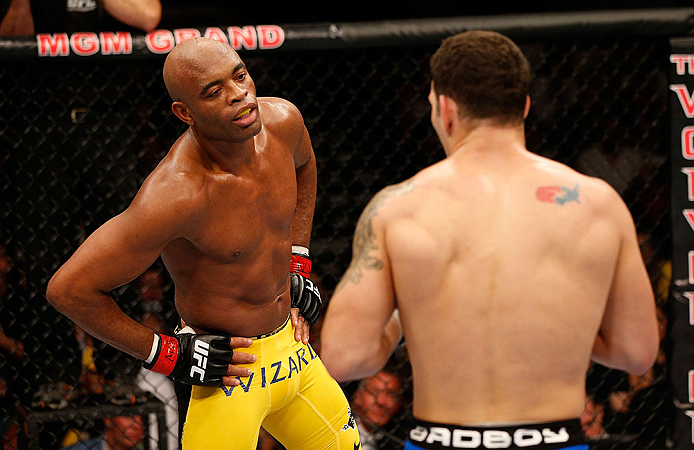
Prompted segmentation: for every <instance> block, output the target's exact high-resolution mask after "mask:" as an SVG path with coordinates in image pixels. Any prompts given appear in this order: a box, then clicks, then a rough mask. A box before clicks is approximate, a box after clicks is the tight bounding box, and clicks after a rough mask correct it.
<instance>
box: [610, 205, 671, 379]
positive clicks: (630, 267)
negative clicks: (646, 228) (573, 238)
mask: <svg viewBox="0 0 694 450" xmlns="http://www.w3.org/2000/svg"><path fill="white" fill-rule="evenodd" d="M620 209H621V211H619V210H618V212H619V213H620V216H619V217H618V223H619V224H620V231H621V243H620V251H619V256H618V258H617V261H616V264H615V270H614V275H613V278H612V285H611V287H610V291H609V295H608V299H607V304H606V306H605V311H604V314H603V319H602V323H601V326H600V338H601V339H602V344H603V348H602V352H603V353H605V354H606V355H607V359H608V360H607V363H610V364H607V365H611V366H612V365H613V364H614V365H616V366H617V367H618V368H620V369H622V370H626V371H628V372H633V371H636V372H638V371H639V370H640V368H642V366H643V365H644V364H645V365H646V366H649V361H650V360H651V357H652V356H653V357H654V355H655V352H657V346H658V334H657V333H658V330H657V319H656V309H655V301H654V295H653V289H652V287H651V283H650V278H649V276H648V272H647V271H646V267H645V264H644V262H643V257H642V255H641V251H640V249H639V245H638V241H637V238H636V230H635V227H634V223H633V220H632V218H631V215H630V214H629V212H628V210H627V209H626V206H621V207H620Z"/></svg>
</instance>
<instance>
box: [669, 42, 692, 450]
mask: <svg viewBox="0 0 694 450" xmlns="http://www.w3.org/2000/svg"><path fill="white" fill-rule="evenodd" d="M670 45H671V52H670V86H669V87H670V107H669V110H670V124H671V151H672V178H671V179H672V190H671V202H672V227H673V230H672V241H673V253H672V263H673V280H674V282H673V286H672V300H673V301H672V305H671V311H670V315H669V321H670V338H671V342H672V353H671V357H670V361H671V366H670V377H671V381H672V388H673V401H674V404H675V419H674V424H673V427H674V430H673V431H674V432H673V448H674V449H676V450H684V449H692V448H694V38H680V39H672V40H671V41H670Z"/></svg>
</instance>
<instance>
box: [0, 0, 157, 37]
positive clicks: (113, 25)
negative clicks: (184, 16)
mask: <svg viewBox="0 0 694 450" xmlns="http://www.w3.org/2000/svg"><path fill="white" fill-rule="evenodd" d="M0 15H1V16H2V22H0V36H30V35H33V34H37V33H56V32H68V33H72V32H75V31H117V30H123V29H128V28H132V29H136V30H143V31H152V30H153V29H155V28H156V27H157V25H159V21H160V20H161V1H160V0H138V1H128V0H98V1H97V0H0Z"/></svg>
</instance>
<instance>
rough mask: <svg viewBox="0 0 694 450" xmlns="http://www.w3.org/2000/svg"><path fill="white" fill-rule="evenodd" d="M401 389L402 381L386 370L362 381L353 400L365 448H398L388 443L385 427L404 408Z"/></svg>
mask: <svg viewBox="0 0 694 450" xmlns="http://www.w3.org/2000/svg"><path fill="white" fill-rule="evenodd" d="M402 389H403V382H402V380H401V379H400V378H399V377H398V376H397V375H395V374H394V373H391V372H388V371H386V370H381V371H380V372H378V373H377V374H376V375H373V376H371V377H369V378H365V379H364V380H362V381H361V382H360V383H359V386H358V387H357V390H356V391H355V392H354V395H353V396H352V402H351V403H352V409H353V412H354V415H355V419H356V420H357V423H358V426H359V436H360V438H361V445H362V448H363V449H364V450H377V449H384V448H397V447H396V446H395V445H388V444H386V443H385V440H386V437H387V435H386V433H385V432H384V428H385V427H386V425H388V424H389V423H390V422H391V419H393V417H394V416H395V415H396V414H397V413H399V412H400V410H401V409H402V407H403V401H402Z"/></svg>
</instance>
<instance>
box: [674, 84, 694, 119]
mask: <svg viewBox="0 0 694 450" xmlns="http://www.w3.org/2000/svg"><path fill="white" fill-rule="evenodd" d="M670 90H671V91H674V92H675V94H677V99H678V100H679V101H680V105H682V110H683V111H684V115H685V116H687V118H688V119H692V118H694V96H693V95H692V94H690V93H689V89H687V85H686V84H671V85H670Z"/></svg>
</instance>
